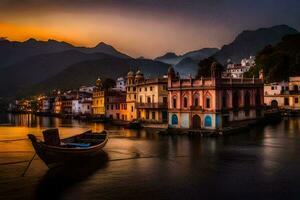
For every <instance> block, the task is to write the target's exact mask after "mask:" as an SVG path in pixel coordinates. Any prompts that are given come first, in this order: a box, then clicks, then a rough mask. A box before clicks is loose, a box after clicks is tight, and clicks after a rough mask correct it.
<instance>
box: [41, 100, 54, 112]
mask: <svg viewBox="0 0 300 200" xmlns="http://www.w3.org/2000/svg"><path fill="white" fill-rule="evenodd" d="M38 102H39V112H41V113H50V112H52V110H53V105H54V98H53V97H45V96H43V97H39V98H38Z"/></svg>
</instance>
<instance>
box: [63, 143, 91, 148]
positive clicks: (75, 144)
mask: <svg viewBox="0 0 300 200" xmlns="http://www.w3.org/2000/svg"><path fill="white" fill-rule="evenodd" d="M62 146H74V147H80V148H86V147H90V146H91V144H89V143H73V142H70V143H62Z"/></svg>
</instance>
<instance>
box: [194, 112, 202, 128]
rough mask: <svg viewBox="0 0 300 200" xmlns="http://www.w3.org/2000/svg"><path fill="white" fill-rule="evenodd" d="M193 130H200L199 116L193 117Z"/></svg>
mask: <svg viewBox="0 0 300 200" xmlns="http://www.w3.org/2000/svg"><path fill="white" fill-rule="evenodd" d="M192 127H193V129H199V128H201V118H200V117H199V115H194V116H193V125H192Z"/></svg>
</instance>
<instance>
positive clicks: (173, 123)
mask: <svg viewBox="0 0 300 200" xmlns="http://www.w3.org/2000/svg"><path fill="white" fill-rule="evenodd" d="M171 123H172V125H177V124H178V117H177V115H175V114H173V115H172V118H171Z"/></svg>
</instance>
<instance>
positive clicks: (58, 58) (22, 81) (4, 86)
mask: <svg viewBox="0 0 300 200" xmlns="http://www.w3.org/2000/svg"><path fill="white" fill-rule="evenodd" d="M112 57H113V56H111V55H107V54H103V53H93V54H86V53H82V52H80V51H76V50H68V51H64V52H59V53H50V54H41V55H36V56H32V57H29V58H27V59H25V60H22V61H19V62H18V63H16V64H14V65H12V66H10V67H7V68H4V69H0V85H1V87H0V94H1V95H0V96H11V95H15V94H16V93H17V92H18V91H20V90H22V89H24V88H27V87H30V86H32V85H34V84H37V83H39V82H41V81H43V80H45V79H48V78H50V77H52V76H54V75H56V74H58V73H59V72H61V71H62V70H64V69H66V68H67V67H68V66H69V65H72V64H75V63H78V62H80V61H84V60H95V59H101V58H112Z"/></svg>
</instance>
